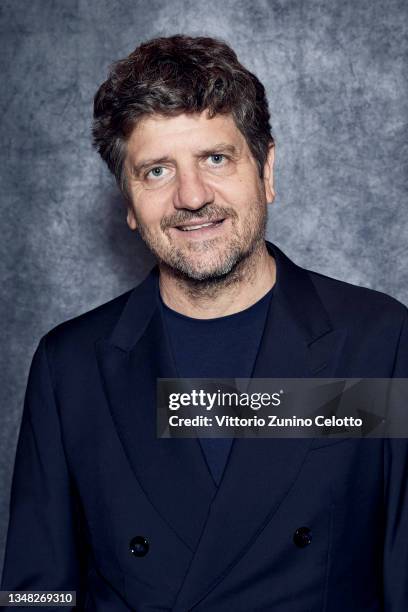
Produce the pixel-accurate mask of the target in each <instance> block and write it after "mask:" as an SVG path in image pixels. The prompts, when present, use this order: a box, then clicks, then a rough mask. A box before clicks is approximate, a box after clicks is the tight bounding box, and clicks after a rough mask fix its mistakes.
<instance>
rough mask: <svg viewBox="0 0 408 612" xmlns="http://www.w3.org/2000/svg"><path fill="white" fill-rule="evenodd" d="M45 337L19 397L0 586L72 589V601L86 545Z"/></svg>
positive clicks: (78, 585) (78, 587) (79, 588)
mask: <svg viewBox="0 0 408 612" xmlns="http://www.w3.org/2000/svg"><path fill="white" fill-rule="evenodd" d="M46 339H47V336H44V337H43V338H42V339H41V340H40V343H39V345H38V347H37V349H36V351H35V353H34V356H33V359H32V362H31V367H30V372H29V376H28V383H27V388H26V393H25V398H24V408H23V416H22V421H21V426H20V431H19V437H18V442H17V450H16V457H15V463H14V471H13V477H12V485H11V497H10V513H9V525H8V532H7V541H6V550H5V557H4V565H3V574H2V581H1V589H2V590H8V591H11V590H14V591H17V590H49V591H68V590H70V591H77V603H78V599H79V600H80V599H81V593H82V592H83V584H84V581H85V577H86V576H85V574H84V572H86V568H85V565H86V559H85V557H86V548H85V545H84V541H83V540H84V538H83V536H82V531H81V525H80V520H79V505H78V501H77V499H76V497H75V492H74V487H73V485H72V482H71V479H70V475H69V471H68V467H67V462H66V458H65V454H64V448H63V441H62V435H61V428H60V420H59V416H58V412H57V405H56V400H55V395H54V391H53V385H52V382H51V375H50V368H49V363H48V359H47V352H46V342H47V340H46ZM7 609H8V608H7ZM13 609H14V608H13ZM47 609H50V608H49V607H48V608H47ZM58 609H60V608H58ZM65 609H67V608H65Z"/></svg>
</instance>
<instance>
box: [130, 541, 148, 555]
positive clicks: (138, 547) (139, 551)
mask: <svg viewBox="0 0 408 612" xmlns="http://www.w3.org/2000/svg"><path fill="white" fill-rule="evenodd" d="M129 548H130V552H131V553H132V554H133V555H135V557H144V556H145V555H147V551H148V550H149V542H148V540H147V539H146V538H145V537H144V536H135V537H134V538H132V539H131V540H130V542H129Z"/></svg>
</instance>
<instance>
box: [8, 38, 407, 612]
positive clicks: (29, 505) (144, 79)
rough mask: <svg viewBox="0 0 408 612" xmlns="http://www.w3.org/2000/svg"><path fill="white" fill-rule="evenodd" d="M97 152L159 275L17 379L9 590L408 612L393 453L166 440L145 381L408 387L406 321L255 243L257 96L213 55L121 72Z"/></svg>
mask: <svg viewBox="0 0 408 612" xmlns="http://www.w3.org/2000/svg"><path fill="white" fill-rule="evenodd" d="M94 117H95V123H94V129H93V134H94V143H95V146H96V147H97V149H98V151H99V153H100V154H101V156H102V158H103V159H104V160H105V162H106V163H107V164H108V166H109V168H110V170H111V171H112V172H113V174H114V175H115V177H116V179H117V181H118V184H119V186H120V188H121V190H122V192H123V194H124V195H125V198H126V201H127V223H128V225H129V227H130V228H131V229H132V230H137V231H139V233H140V235H141V236H142V238H143V240H144V241H145V243H146V244H147V246H148V247H149V249H150V250H151V251H152V252H153V254H154V255H155V256H156V258H157V266H155V267H154V268H153V270H152V271H151V273H150V274H149V275H148V276H147V278H146V279H145V280H144V281H143V282H142V283H141V284H139V285H138V286H137V287H135V288H134V289H133V290H131V291H129V292H127V293H125V294H124V295H121V296H119V297H118V298H116V299H114V300H112V301H111V302H109V303H107V304H104V305H102V306H100V307H99V308H96V309H94V310H92V311H90V312H88V313H86V314H84V315H82V316H79V317H77V318H75V319H73V320H70V321H67V322H65V323H63V324H61V325H59V326H58V327H56V328H54V329H53V330H51V331H50V332H49V333H48V334H46V335H45V336H44V337H43V338H42V339H41V341H40V343H39V346H38V348H37V351H36V353H35V355H34V358H33V363H32V366H31V370H30V375H29V380H28V388H27V393H26V400H25V406H24V413H23V420H22V425H21V431H20V436H19V442H18V448H17V455H16V463H15V469H14V476H13V486H12V496H11V505H10V525H9V530H8V539H7V548H6V555H5V565H4V573H3V579H2V589H7V590H23V589H31V590H53V591H63V590H76V592H77V606H78V609H80V610H97V611H100V612H107V611H112V612H113V611H115V612H120V611H122V610H123V611H124V610H137V611H138V612H141V611H144V610H146V611H147V610H151V611H159V610H172V611H174V612H187V611H188V610H194V611H197V612H201V611H202V612H204V611H214V612H227V611H228V612H230V611H234V612H248V611H259V612H260V611H274V612H275V611H276V612H311V611H312V610H313V611H318V610H319V611H320V610H322V611H323V610H325V611H330V612H337V611H339V612H340V611H341V612H344V611H345V610H347V611H348V612H357V611H359V612H360V611H362V610H365V611H370V612H377V611H379V610H387V612H403V611H404V610H407V609H408V580H407V577H408V571H407V570H408V541H407V535H408V499H407V475H408V446H407V443H406V440H404V439H388V440H384V439H351V438H350V439H341V438H334V439H333V438H328V439H322V438H311V439H273V440H272V439H257V440H249V439H234V440H228V439H217V440H210V439H205V438H202V439H200V440H197V439H177V440H174V439H161V438H157V436H156V395H155V393H156V380H157V379H158V378H163V377H168V378H177V377H195V378H209V377H218V378H239V377H253V378H268V377H282V378H285V377H292V378H295V377H298V378H304V377H306V378H307V377H309V378H310V377H318V378H330V377H406V376H407V374H408V349H407V346H408V344H407V339H408V336H407V334H408V332H407V309H406V308H405V307H404V306H403V305H402V304H400V303H399V302H397V301H396V300H394V299H392V298H390V297H388V296H386V295H384V294H382V293H379V292H376V291H372V290H369V289H364V288H360V287H355V286H353V285H350V284H347V283H344V282H340V281H337V280H335V279H332V278H328V277H326V276H323V275H321V274H318V273H316V272H310V271H307V270H305V269H303V268H301V267H299V266H297V265H296V264H295V263H293V262H292V261H291V260H290V259H289V258H288V257H286V256H285V255H284V253H283V252H282V251H281V250H280V249H279V248H278V247H276V246H275V245H274V244H273V243H271V242H269V241H266V240H265V227H266V216H267V202H272V201H273V198H274V188H273V162H274V142H273V138H272V136H271V133H270V125H269V113H268V106H267V102H266V98H265V92H264V88H263V86H262V85H261V83H260V82H259V81H258V79H257V78H256V77H255V76H254V75H253V74H251V73H250V72H248V71H247V70H246V69H245V68H244V67H243V66H242V65H241V64H240V63H239V62H238V60H237V58H236V55H235V53H234V52H233V51H232V50H231V49H230V48H229V47H228V46H227V45H226V44H224V43H222V42H220V41H217V40H213V39H210V38H191V37H185V36H174V37H170V38H159V39H155V40H152V41H150V42H148V43H146V44H143V45H141V46H140V47H139V48H137V49H136V50H135V51H134V52H133V53H132V54H130V56H129V57H127V58H126V59H124V60H121V61H119V62H117V63H116V64H115V65H114V66H113V68H112V71H111V73H110V75H109V78H108V79H107V81H106V82H105V83H104V84H103V85H102V86H101V87H100V89H99V90H98V92H97V94H96V97H95V107H94Z"/></svg>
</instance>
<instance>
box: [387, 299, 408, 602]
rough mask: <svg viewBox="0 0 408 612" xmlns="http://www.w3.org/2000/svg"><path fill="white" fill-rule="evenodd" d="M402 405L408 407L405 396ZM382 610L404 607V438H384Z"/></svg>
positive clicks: (407, 341) (407, 363)
mask: <svg viewBox="0 0 408 612" xmlns="http://www.w3.org/2000/svg"><path fill="white" fill-rule="evenodd" d="M407 312H408V311H407V310H406V314H405V318H404V320H403V323H402V327H401V333H400V337H399V343H398V348H397V351H396V358H395V364H394V371H393V377H394V378H408V316H407ZM406 399H407V401H406V402H405V400H404V404H405V405H404V406H403V408H404V409H406V411H408V398H406ZM407 418H408V415H407ZM384 453H385V454H384V485H385V513H386V515H385V516H386V520H385V541H384V557H383V572H384V611H385V612H401V611H402V610H408V440H407V439H406V438H389V439H385V440H384Z"/></svg>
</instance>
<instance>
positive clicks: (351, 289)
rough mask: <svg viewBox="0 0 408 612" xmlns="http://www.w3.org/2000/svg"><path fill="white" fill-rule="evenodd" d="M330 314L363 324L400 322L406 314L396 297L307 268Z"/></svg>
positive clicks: (333, 317) (399, 323) (405, 308)
mask: <svg viewBox="0 0 408 612" xmlns="http://www.w3.org/2000/svg"><path fill="white" fill-rule="evenodd" d="M307 272H308V274H309V277H310V279H311V281H312V283H313V285H314V287H315V290H316V291H317V293H318V295H319V297H320V299H321V301H322V303H323V305H324V307H325V308H326V310H327V312H328V314H329V316H330V318H332V319H334V320H335V321H336V322H338V323H340V322H342V323H344V324H346V323H348V322H350V323H352V324H353V325H356V324H363V325H366V324H367V323H369V321H373V322H375V323H376V324H377V325H378V324H379V323H381V322H385V323H387V324H388V323H393V324H394V325H397V326H398V325H401V324H402V323H403V322H404V321H405V320H406V319H407V318H408V308H407V307H406V306H405V304H403V303H402V302H400V301H398V300H397V299H396V298H394V297H392V296H391V295H388V294H387V293H383V292H382V291H377V290H376V289H371V288H368V287H362V286H359V285H354V284H352V283H348V282H346V281H342V280H339V279H336V278H332V277H330V276H326V275H324V274H320V273H319V272H315V271H312V270H307Z"/></svg>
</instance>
